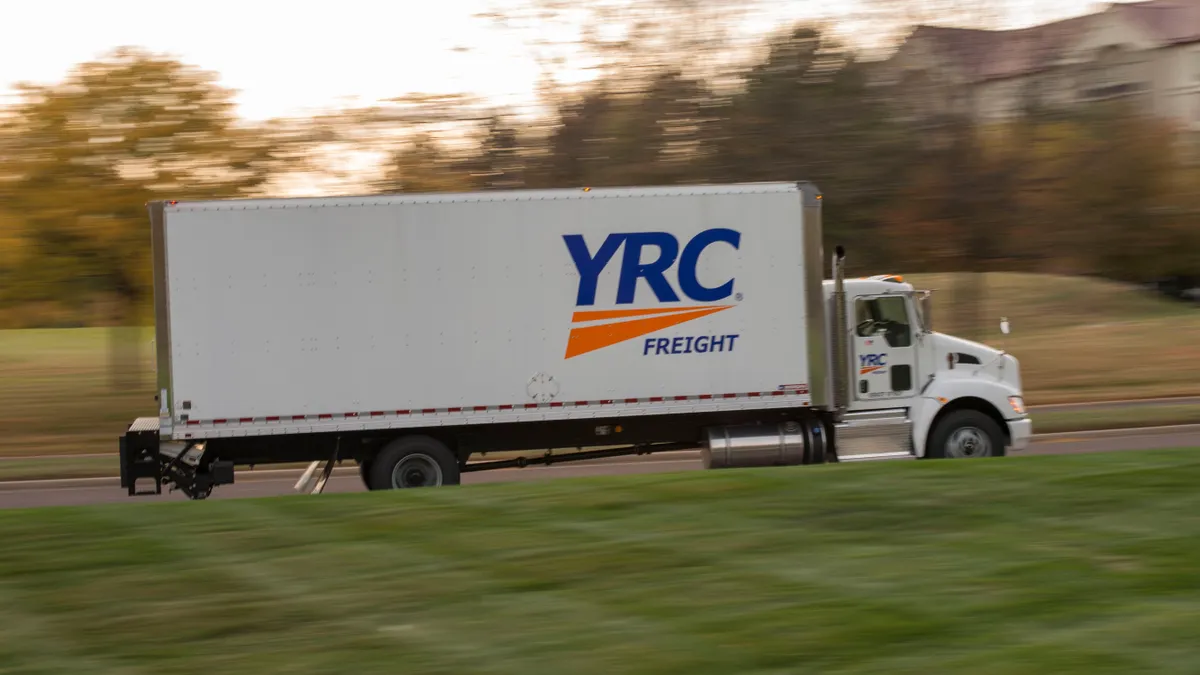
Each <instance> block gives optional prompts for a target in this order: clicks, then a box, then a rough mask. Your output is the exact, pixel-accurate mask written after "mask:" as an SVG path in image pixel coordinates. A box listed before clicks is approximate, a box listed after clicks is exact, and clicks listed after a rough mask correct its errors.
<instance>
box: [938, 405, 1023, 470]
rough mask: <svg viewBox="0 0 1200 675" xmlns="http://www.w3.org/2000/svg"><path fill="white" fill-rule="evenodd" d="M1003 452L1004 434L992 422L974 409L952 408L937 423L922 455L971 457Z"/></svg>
mask: <svg viewBox="0 0 1200 675" xmlns="http://www.w3.org/2000/svg"><path fill="white" fill-rule="evenodd" d="M1003 455H1004V434H1003V432H1001V430H1000V427H999V426H997V425H996V421H995V420H993V419H992V418H991V417H988V416H987V415H985V414H984V413H981V412H979V411H978V410H956V411H954V412H952V413H950V414H949V415H947V416H946V417H945V418H944V419H942V420H941V421H940V422H938V425H937V427H935V428H934V430H933V433H932V434H931V435H930V437H929V446H928V449H927V451H926V455H925V456H926V457H929V458H931V459H974V458H978V457H1001V456H1003Z"/></svg>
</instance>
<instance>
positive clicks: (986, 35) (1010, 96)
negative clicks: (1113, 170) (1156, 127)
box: [876, 0, 1200, 138]
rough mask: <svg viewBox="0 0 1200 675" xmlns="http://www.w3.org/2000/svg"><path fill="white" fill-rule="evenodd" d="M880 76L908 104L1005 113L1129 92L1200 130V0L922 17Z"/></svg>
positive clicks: (989, 115)
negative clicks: (983, 16)
mask: <svg viewBox="0 0 1200 675" xmlns="http://www.w3.org/2000/svg"><path fill="white" fill-rule="evenodd" d="M877 78H878V79H876V82H877V83H878V84H884V85H889V84H890V85H899V86H900V88H901V91H903V93H904V96H903V100H904V101H905V110H904V113H902V114H905V115H906V116H912V117H914V118H928V117H930V116H936V115H938V114H941V113H950V112H954V113H960V114H961V113H967V114H969V115H971V116H972V117H973V118H974V119H975V120H977V121H980V122H985V123H986V122H994V121H1002V120H1004V119H1008V118H1012V117H1014V116H1016V115H1018V114H1019V113H1020V112H1021V111H1022V110H1023V109H1025V108H1026V107H1027V106H1031V105H1040V106H1073V105H1081V104H1086V103H1089V102H1094V101H1104V100H1116V99H1125V100H1127V101H1129V102H1131V103H1133V104H1134V105H1136V106H1137V107H1138V109H1140V110H1142V111H1143V112H1145V113H1148V114H1152V115H1155V116H1157V117H1160V118H1163V119H1165V120H1168V121H1170V122H1172V123H1173V124H1174V125H1176V127H1177V128H1178V129H1179V130H1180V131H1182V132H1187V135H1188V136H1191V137H1193V138H1194V137H1196V136H1200V0H1150V1H1148V2H1136V3H1116V4H1111V5H1108V6H1107V7H1106V8H1105V9H1103V10H1101V11H1098V12H1096V13H1093V14H1089V15H1086V16H1081V17H1075V18H1071V19H1067V20H1064V21H1057V22H1054V23H1049V24H1043V25H1039V26H1033V27H1030V28H1023V29H1017V30H976V29H964V28H948V27H941V26H919V27H917V28H916V30H914V31H913V32H912V33H911V34H910V35H909V36H908V38H907V39H906V40H905V42H904V43H903V45H901V47H900V48H899V49H898V50H897V52H896V53H895V54H894V55H892V56H891V57H890V58H889V59H888V60H887V61H886V62H884V63H881V64H880V68H879V70H878V71H877Z"/></svg>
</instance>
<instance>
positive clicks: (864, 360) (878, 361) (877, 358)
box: [858, 354, 887, 375]
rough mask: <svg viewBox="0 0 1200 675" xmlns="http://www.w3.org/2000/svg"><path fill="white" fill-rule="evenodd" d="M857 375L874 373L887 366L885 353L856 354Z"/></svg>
mask: <svg viewBox="0 0 1200 675" xmlns="http://www.w3.org/2000/svg"><path fill="white" fill-rule="evenodd" d="M858 365H859V372H858V374H859V375H866V374H867V373H874V372H876V371H879V370H882V369H883V368H886V367H887V354H860V355H859V356H858Z"/></svg>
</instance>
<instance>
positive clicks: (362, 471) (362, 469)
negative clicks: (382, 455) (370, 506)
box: [358, 459, 372, 490]
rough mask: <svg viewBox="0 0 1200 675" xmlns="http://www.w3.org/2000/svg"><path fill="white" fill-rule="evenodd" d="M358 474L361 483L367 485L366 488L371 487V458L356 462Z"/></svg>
mask: <svg viewBox="0 0 1200 675" xmlns="http://www.w3.org/2000/svg"><path fill="white" fill-rule="evenodd" d="M358 476H359V478H362V482H363V485H365V486H367V489H368V490H370V489H372V488H371V460H369V459H364V460H361V461H360V462H359V463H358Z"/></svg>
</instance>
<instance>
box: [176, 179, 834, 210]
mask: <svg viewBox="0 0 1200 675" xmlns="http://www.w3.org/2000/svg"><path fill="white" fill-rule="evenodd" d="M805 190H808V191H811V192H816V191H817V190H816V186H814V185H812V184H811V183H807V182H805V181H799V182H796V181H791V182H782V181H777V182H761V183H728V184H701V185H657V186H636V187H598V188H589V187H578V188H555V189H547V190H485V191H476V192H440V193H417V194H379V195H356V196H335V197H270V198H256V199H215V200H198V201H182V200H162V202H161V203H164V204H165V205H167V206H168V207H170V208H174V209H187V210H210V209H212V210H241V209H262V208H312V207H328V206H388V205H393V204H436V203H455V202H502V201H536V200H550V199H555V200H557V199H604V198H613V197H664V196H696V195H706V194H713V195H716V194H756V193H758V194H761V193H778V192H801V191H805Z"/></svg>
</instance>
